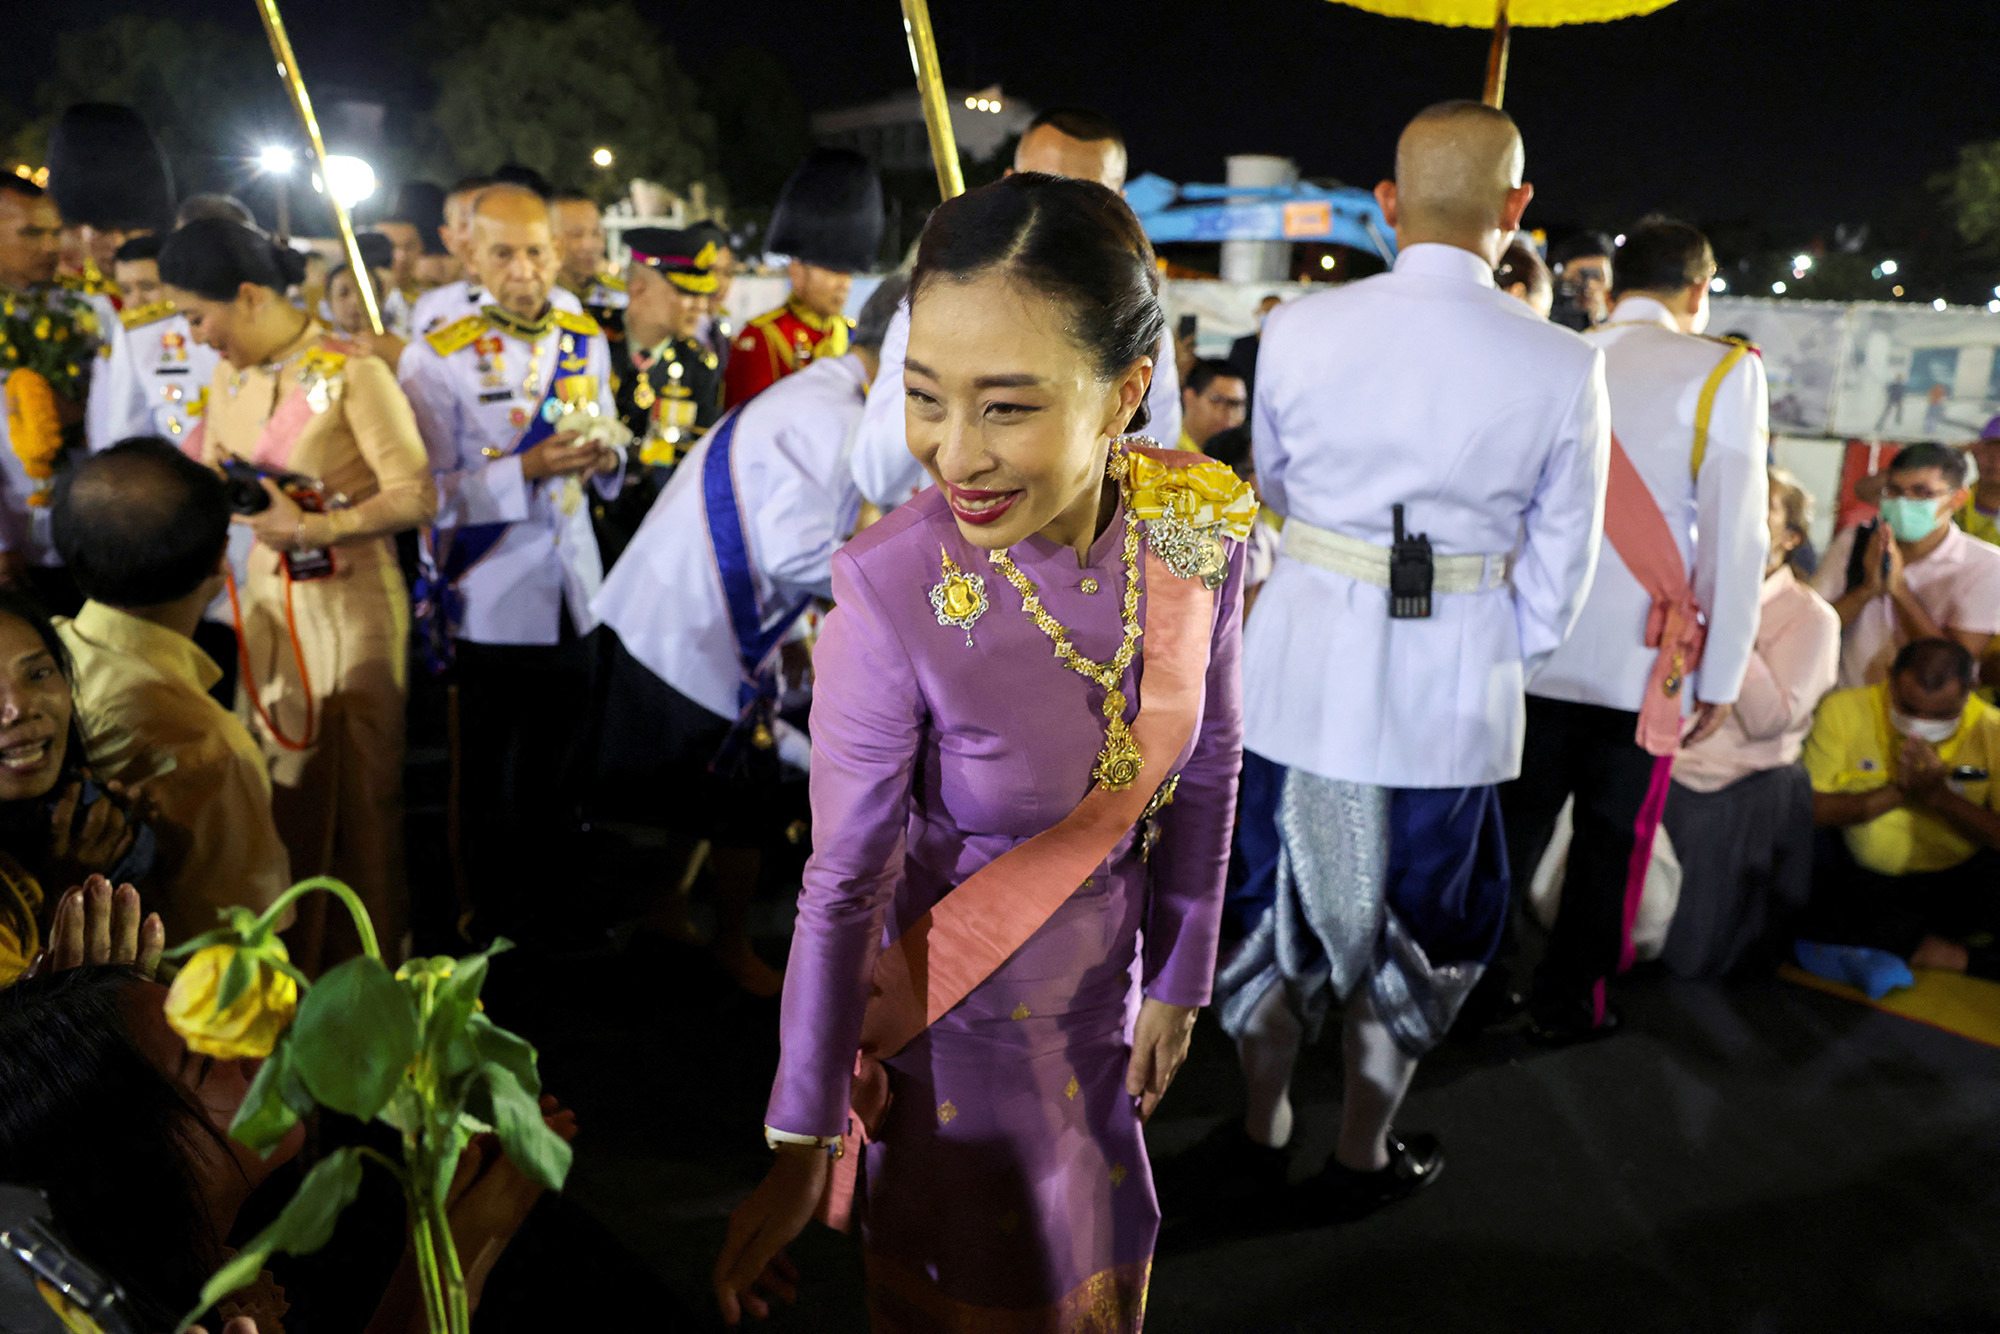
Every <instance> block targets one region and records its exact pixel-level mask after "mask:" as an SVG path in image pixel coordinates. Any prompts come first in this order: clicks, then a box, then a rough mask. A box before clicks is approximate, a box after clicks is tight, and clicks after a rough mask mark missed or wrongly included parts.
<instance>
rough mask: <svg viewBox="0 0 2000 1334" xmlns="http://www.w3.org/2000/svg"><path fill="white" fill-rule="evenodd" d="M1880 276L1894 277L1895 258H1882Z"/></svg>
mask: <svg viewBox="0 0 2000 1334" xmlns="http://www.w3.org/2000/svg"><path fill="white" fill-rule="evenodd" d="M1882 276H1883V277H1884V278H1893V277H1895V276H1896V261H1895V260H1893V259H1885V260H1883V261H1882Z"/></svg>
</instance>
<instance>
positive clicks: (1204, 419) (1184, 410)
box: [1179, 360, 1250, 454]
mask: <svg viewBox="0 0 2000 1334" xmlns="http://www.w3.org/2000/svg"><path fill="white" fill-rule="evenodd" d="M1249 416H1250V390H1249V388H1248V387H1247V386H1246V385H1245V384H1244V382H1243V377H1242V376H1241V375H1239V374H1237V372H1236V368H1235V367H1234V366H1232V365H1230V364H1229V363H1228V362H1226V361H1208V360H1204V361H1197V362H1196V363H1195V364H1194V365H1193V366H1192V367H1190V368H1189V369H1188V377H1187V382H1186V383H1185V384H1183V385H1182V386H1181V438H1180V441H1179V444H1180V447H1181V448H1182V449H1185V450H1187V451H1189V452H1190V453H1194V454H1199V453H1201V452H1202V451H1203V450H1205V449H1207V448H1208V442H1209V441H1210V440H1212V439H1213V438H1214V437H1215V436H1216V435H1217V434H1218V433H1219V432H1222V431H1227V430H1229V429H1230V428H1232V427H1236V426H1241V425H1242V424H1243V423H1244V422H1245V421H1247V420H1248V419H1249Z"/></svg>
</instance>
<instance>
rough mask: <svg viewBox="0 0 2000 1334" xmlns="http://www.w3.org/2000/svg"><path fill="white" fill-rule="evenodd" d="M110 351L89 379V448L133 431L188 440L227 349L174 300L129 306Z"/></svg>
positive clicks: (86, 429) (106, 444) (180, 441)
mask: <svg viewBox="0 0 2000 1334" xmlns="http://www.w3.org/2000/svg"><path fill="white" fill-rule="evenodd" d="M110 353H111V354H110V356H109V357H108V358H107V359H103V360H100V361H99V362H98V363H97V370H96V372H95V374H94V375H93V376H92V378H91V382H90V406H89V408H88V411H87V414H86V416H85V421H84V434H85V437H86V438H87V440H88V442H89V445H90V448H91V450H92V451H93V452H95V451H97V450H100V449H105V448H108V447H110V446H111V445H114V444H116V443H118V442H119V441H120V440H123V439H125V438H126V437H128V436H134V435H160V436H165V437H166V438H167V439H169V440H171V441H173V442H174V444H176V445H179V446H181V447H182V448H186V440H187V438H188V436H189V435H191V434H193V432H194V429H195V427H196V426H197V425H198V424H199V423H200V421H201V414H202V412H203V410H204V409H205V407H206V405H207V402H208V383H209V380H210V379H212V378H213V377H214V375H215V368H216V366H217V364H218V363H220V362H221V360H222V354H221V353H220V352H217V351H216V350H215V349H214V348H212V347H207V346H204V345H203V344H200V343H197V342H195V340H194V334H193V332H192V331H191V330H190V329H189V328H188V322H187V316H185V315H182V314H180V313H179V312H177V311H176V310H175V309H174V307H173V303H172V302H170V301H155V302H152V303H151V304H149V305H145V306H140V307H137V308H136V309H129V310H126V311H125V312H124V314H123V315H122V317H121V318H120V321H119V324H118V326H117V327H116V328H114V329H113V330H112V333H111V343H110Z"/></svg>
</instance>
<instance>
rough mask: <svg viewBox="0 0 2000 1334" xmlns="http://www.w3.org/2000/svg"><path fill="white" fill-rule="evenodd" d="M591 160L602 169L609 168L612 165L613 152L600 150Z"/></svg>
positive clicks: (591, 156) (606, 149) (605, 149)
mask: <svg viewBox="0 0 2000 1334" xmlns="http://www.w3.org/2000/svg"><path fill="white" fill-rule="evenodd" d="M590 160H591V161H592V162H595V163H596V164H597V165H598V166H600V167H608V166H610V165H611V150H610V149H608V148H600V149H598V150H597V151H596V152H595V153H592V154H591V155H590Z"/></svg>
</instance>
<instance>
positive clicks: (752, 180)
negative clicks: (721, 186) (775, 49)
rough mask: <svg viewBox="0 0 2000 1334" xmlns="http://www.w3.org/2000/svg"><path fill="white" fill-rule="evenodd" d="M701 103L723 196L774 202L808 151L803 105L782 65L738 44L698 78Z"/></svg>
mask: <svg viewBox="0 0 2000 1334" xmlns="http://www.w3.org/2000/svg"><path fill="white" fill-rule="evenodd" d="M701 104H702V107H703V109H704V110H706V111H707V112H708V114H709V116H710V118H711V119H712V120H713V121H714V122H715V137H716V141H717V142H718V143H721V144H724V145H727V147H728V151H727V152H726V153H725V154H724V155H723V156H722V160H721V163H720V167H721V171H722V178H723V180H724V181H725V182H726V183H727V184H728V186H729V198H730V200H731V201H732V202H733V203H735V204H737V205H739V206H740V205H746V204H747V205H761V206H764V207H769V206H770V205H772V204H775V203H777V202H778V191H779V190H780V189H781V188H782V187H783V186H784V184H785V177H787V176H789V175H790V174H791V172H792V169H793V168H794V167H796V166H798V165H799V163H800V162H801V161H802V160H803V159H804V158H805V155H806V151H807V150H808V149H810V148H811V147H812V131H811V129H810V128H809V126H808V124H807V120H806V104H805V102H804V101H803V100H802V99H801V98H800V97H799V94H798V90H797V89H796V88H794V87H793V86H792V81H791V77H790V76H789V75H788V74H787V73H786V72H785V67H784V65H783V64H781V63H780V62H779V61H778V58H777V57H776V56H773V55H772V54H771V53H770V52H768V51H764V50H760V49H759V48H757V47H751V46H739V47H736V48H735V49H733V50H731V51H729V52H727V53H726V54H724V55H723V56H722V57H721V58H720V59H719V60H717V61H716V62H715V63H714V64H713V65H711V66H710V67H709V69H708V71H707V72H706V73H705V74H704V75H703V76H702V80H701Z"/></svg>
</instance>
